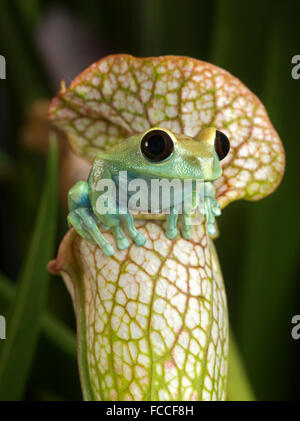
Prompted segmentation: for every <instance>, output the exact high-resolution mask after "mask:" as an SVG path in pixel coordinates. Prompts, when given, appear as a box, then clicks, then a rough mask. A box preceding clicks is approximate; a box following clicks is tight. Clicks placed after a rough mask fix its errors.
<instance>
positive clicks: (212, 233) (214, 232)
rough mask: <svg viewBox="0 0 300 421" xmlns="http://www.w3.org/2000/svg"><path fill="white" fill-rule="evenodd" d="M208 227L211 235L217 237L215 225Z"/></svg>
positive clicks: (211, 224)
mask: <svg viewBox="0 0 300 421" xmlns="http://www.w3.org/2000/svg"><path fill="white" fill-rule="evenodd" d="M206 227H207V232H208V234H209V235H215V234H216V233H217V231H216V227H215V224H214V223H210V224H207V225H206Z"/></svg>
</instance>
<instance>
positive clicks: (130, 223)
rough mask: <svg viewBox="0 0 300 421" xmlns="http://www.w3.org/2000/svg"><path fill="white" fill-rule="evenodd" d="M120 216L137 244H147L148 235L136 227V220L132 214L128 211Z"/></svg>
mask: <svg viewBox="0 0 300 421" xmlns="http://www.w3.org/2000/svg"><path fill="white" fill-rule="evenodd" d="M120 218H121V221H122V223H123V225H124V227H125V229H126V230H127V231H128V234H129V235H130V237H131V238H132V239H133V241H134V242H135V244H136V245H137V246H143V245H145V243H146V241H147V240H146V237H145V236H144V235H143V234H142V233H141V232H139V231H138V230H137V229H136V228H135V226H134V220H133V217H132V215H131V214H130V213H129V212H128V213H126V214H121V215H120Z"/></svg>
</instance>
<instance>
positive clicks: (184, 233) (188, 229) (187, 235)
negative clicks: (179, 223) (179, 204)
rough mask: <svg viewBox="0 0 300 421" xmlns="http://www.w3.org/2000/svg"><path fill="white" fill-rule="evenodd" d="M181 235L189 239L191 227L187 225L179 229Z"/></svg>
mask: <svg viewBox="0 0 300 421" xmlns="http://www.w3.org/2000/svg"><path fill="white" fill-rule="evenodd" d="M181 234H182V237H183V238H184V239H185V240H190V239H191V238H192V229H191V227H187V228H185V229H182V230H181Z"/></svg>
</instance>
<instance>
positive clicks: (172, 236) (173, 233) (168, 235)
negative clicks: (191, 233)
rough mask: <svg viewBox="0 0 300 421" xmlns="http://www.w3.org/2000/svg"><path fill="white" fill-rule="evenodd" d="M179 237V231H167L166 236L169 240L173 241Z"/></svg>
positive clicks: (174, 229)
mask: <svg viewBox="0 0 300 421" xmlns="http://www.w3.org/2000/svg"><path fill="white" fill-rule="evenodd" d="M177 235H178V229H177V228H173V229H167V230H166V236H167V237H168V238H169V240H173V239H174V238H175V237H176V236H177Z"/></svg>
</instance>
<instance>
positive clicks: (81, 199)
mask: <svg viewBox="0 0 300 421" xmlns="http://www.w3.org/2000/svg"><path fill="white" fill-rule="evenodd" d="M68 208H69V214H68V223H69V225H71V226H73V227H74V228H75V230H76V231H77V232H78V234H79V235H80V236H81V237H82V238H84V239H85V240H87V241H89V242H91V243H93V244H98V245H99V246H100V247H101V248H102V250H103V253H104V254H105V255H106V256H111V255H113V253H114V249H113V247H112V246H111V245H110V244H109V242H108V241H107V240H106V238H105V237H104V236H103V234H102V233H101V232H100V230H99V228H98V225H101V223H100V221H98V219H97V218H96V217H95V215H94V214H93V212H92V208H91V204H90V200H89V189H88V183H87V182H86V181H78V182H77V183H76V184H75V185H74V186H73V187H72V188H71V189H70V191H69V194H68ZM104 228H106V227H104Z"/></svg>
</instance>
